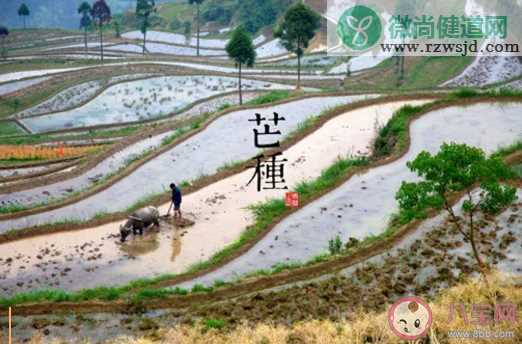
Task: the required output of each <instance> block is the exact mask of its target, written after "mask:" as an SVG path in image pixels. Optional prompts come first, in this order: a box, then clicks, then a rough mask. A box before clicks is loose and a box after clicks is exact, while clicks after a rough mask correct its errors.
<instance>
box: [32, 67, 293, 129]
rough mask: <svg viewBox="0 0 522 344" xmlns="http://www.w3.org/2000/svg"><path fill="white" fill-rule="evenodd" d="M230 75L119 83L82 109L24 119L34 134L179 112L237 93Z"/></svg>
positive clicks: (251, 85)
mask: <svg viewBox="0 0 522 344" xmlns="http://www.w3.org/2000/svg"><path fill="white" fill-rule="evenodd" d="M243 87H244V88H245V89H247V90H249V89H250V90H272V89H291V88H292V86H289V85H278V84H274V83H269V82H262V81H256V80H244V85H243ZM236 89H237V80H236V79H235V78H231V77H212V76H188V77H187V76H170V77H158V78H151V79H147V80H143V81H134V82H128V83H124V84H118V85H116V86H113V87H111V88H109V89H107V90H105V91H104V92H103V93H102V94H100V95H99V96H98V97H96V98H95V99H94V100H92V101H90V102H89V103H87V104H85V105H84V106H81V107H80V108H77V109H73V110H69V111H64V112H59V113H53V114H49V115H45V116H38V117H32V118H24V119H23V120H22V123H23V124H24V125H26V126H27V127H28V128H29V129H30V130H31V131H33V132H35V133H43V132H49V131H56V130H60V129H71V128H79V127H92V126H97V125H106V124H116V123H128V122H136V121H145V120H152V119H156V118H159V117H164V116H167V115H168V114H171V113H175V112H178V111H180V110H182V109H183V108H185V107H187V106H189V105H190V104H192V103H194V102H197V101H199V100H203V99H205V98H209V97H212V96H216V95H219V94H222V93H227V92H234V91H236Z"/></svg>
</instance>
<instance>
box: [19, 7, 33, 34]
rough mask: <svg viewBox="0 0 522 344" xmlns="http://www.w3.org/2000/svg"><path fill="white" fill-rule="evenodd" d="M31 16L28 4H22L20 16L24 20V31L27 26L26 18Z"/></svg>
mask: <svg viewBox="0 0 522 344" xmlns="http://www.w3.org/2000/svg"><path fill="white" fill-rule="evenodd" d="M30 14H31V12H30V11H29V7H27V5H26V4H24V3H22V4H21V5H20V8H19V9H18V15H19V16H20V17H22V19H23V21H24V29H25V28H26V26H25V18H26V17H28V16H29V15H30Z"/></svg>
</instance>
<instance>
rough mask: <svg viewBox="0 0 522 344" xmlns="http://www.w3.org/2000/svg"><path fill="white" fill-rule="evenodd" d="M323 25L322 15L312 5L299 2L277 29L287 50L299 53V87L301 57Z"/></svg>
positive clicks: (276, 35)
mask: <svg viewBox="0 0 522 344" xmlns="http://www.w3.org/2000/svg"><path fill="white" fill-rule="evenodd" d="M320 25H321V17H320V16H319V15H318V14H317V13H315V12H314V11H313V10H312V9H311V8H310V7H308V6H306V5H304V4H302V3H298V4H295V5H293V6H292V7H290V8H289V9H288V11H287V12H286V13H285V15H284V18H283V22H282V23H281V25H280V26H279V27H278V28H277V29H276V30H275V37H277V38H279V39H281V44H282V45H283V46H284V47H285V48H286V50H288V51H290V52H293V53H295V54H296V55H297V88H298V89H299V88H301V57H302V56H303V54H304V49H306V48H308V44H309V43H310V40H311V39H312V38H313V37H314V36H315V33H316V31H317V30H318V29H319V27H320Z"/></svg>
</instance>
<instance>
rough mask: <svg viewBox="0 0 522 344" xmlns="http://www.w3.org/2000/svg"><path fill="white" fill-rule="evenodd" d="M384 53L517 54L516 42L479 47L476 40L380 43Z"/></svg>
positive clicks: (518, 48)
mask: <svg viewBox="0 0 522 344" xmlns="http://www.w3.org/2000/svg"><path fill="white" fill-rule="evenodd" d="M381 50H382V52H384V53H396V54H404V55H410V54H412V55H415V54H441V55H457V54H460V55H461V56H468V55H474V54H506V53H507V54H518V53H520V46H519V44H518V43H487V44H485V45H484V46H482V47H480V46H479V44H478V41H472V42H471V43H470V42H468V41H464V42H462V43H384V44H381Z"/></svg>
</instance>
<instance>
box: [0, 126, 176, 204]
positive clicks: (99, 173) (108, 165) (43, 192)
mask: <svg viewBox="0 0 522 344" xmlns="http://www.w3.org/2000/svg"><path fill="white" fill-rule="evenodd" d="M174 133H175V131H168V132H165V133H162V134H159V135H155V136H153V137H150V138H147V139H144V140H141V141H138V142H136V143H134V144H132V145H130V146H128V147H125V148H124V149H122V150H121V151H119V152H117V153H115V154H114V155H112V156H110V157H109V158H107V159H104V160H103V161H102V162H100V163H99V164H97V165H96V166H95V167H93V168H92V169H90V170H88V171H87V172H85V173H83V174H81V175H79V176H77V177H74V178H70V179H65V180H62V181H59V182H56V183H53V184H48V185H44V186H40V187H35V188H31V189H29V190H22V191H16V192H10V193H3V194H0V204H2V205H4V206H5V205H24V206H35V205H41V204H46V203H49V202H51V201H56V200H59V199H62V198H66V197H69V196H72V195H74V194H75V193H77V192H79V191H82V190H85V189H87V188H89V187H90V186H92V185H94V184H96V183H98V182H99V181H100V180H103V179H104V178H107V177H108V176H109V175H112V174H113V173H115V172H117V171H118V170H120V169H121V168H122V167H125V166H126V165H127V164H128V163H129V162H130V161H132V160H133V159H134V158H135V157H138V156H140V155H142V154H143V153H145V152H147V151H149V150H153V149H155V148H158V147H159V146H160V145H161V144H162V141H163V140H164V139H165V138H167V137H169V136H170V135H173V134H174Z"/></svg>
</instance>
